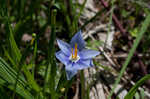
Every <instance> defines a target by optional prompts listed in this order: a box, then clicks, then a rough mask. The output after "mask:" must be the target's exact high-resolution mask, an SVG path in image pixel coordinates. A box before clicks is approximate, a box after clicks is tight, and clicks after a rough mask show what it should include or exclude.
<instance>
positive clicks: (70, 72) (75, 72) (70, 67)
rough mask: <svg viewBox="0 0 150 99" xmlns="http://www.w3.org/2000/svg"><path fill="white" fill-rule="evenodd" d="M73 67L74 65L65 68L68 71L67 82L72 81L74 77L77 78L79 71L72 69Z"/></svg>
mask: <svg viewBox="0 0 150 99" xmlns="http://www.w3.org/2000/svg"><path fill="white" fill-rule="evenodd" d="M72 67H73V65H72V64H68V66H66V67H65V69H66V76H67V80H70V79H71V78H72V77H73V76H75V75H76V74H77V72H78V70H76V69H74V68H72Z"/></svg>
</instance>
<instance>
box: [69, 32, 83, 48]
mask: <svg viewBox="0 0 150 99" xmlns="http://www.w3.org/2000/svg"><path fill="white" fill-rule="evenodd" d="M75 43H77V45H78V49H79V50H80V51H81V50H82V49H83V48H85V42H84V40H83V38H82V33H81V30H80V31H79V32H78V33H76V34H75V35H74V36H73V37H72V39H71V42H70V44H71V47H72V48H73V47H74V46H75Z"/></svg>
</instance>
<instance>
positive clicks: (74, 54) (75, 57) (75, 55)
mask: <svg viewBox="0 0 150 99" xmlns="http://www.w3.org/2000/svg"><path fill="white" fill-rule="evenodd" d="M69 59H70V60H71V61H72V62H75V63H76V62H77V61H78V60H79V59H80V56H78V49H77V43H76V44H75V49H74V52H73V48H72V51H71V55H70V57H69Z"/></svg>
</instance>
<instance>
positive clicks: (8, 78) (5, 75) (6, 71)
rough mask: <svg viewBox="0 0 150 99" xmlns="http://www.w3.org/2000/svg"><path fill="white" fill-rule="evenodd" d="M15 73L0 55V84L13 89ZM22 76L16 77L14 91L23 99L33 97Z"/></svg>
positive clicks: (31, 98)
mask: <svg viewBox="0 0 150 99" xmlns="http://www.w3.org/2000/svg"><path fill="white" fill-rule="evenodd" d="M16 78H17V73H16V72H15V70H13V69H12V68H11V67H10V66H9V65H8V64H7V63H6V62H5V61H4V60H3V59H2V58H1V57H0V85H2V86H5V87H7V88H9V89H11V90H14V84H15V81H16ZM29 90H30V89H29V87H28V84H27V83H26V81H25V79H24V78H23V76H19V77H18V84H17V88H16V92H17V93H18V94H19V95H20V96H22V97H24V98H25V99H33V96H32V95H31V93H30V92H29Z"/></svg>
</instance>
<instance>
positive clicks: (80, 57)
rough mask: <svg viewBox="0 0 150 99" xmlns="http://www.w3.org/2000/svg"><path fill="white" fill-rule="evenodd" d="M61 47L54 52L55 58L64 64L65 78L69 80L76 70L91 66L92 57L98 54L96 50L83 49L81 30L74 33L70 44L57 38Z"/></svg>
mask: <svg viewBox="0 0 150 99" xmlns="http://www.w3.org/2000/svg"><path fill="white" fill-rule="evenodd" d="M57 43H58V46H59V48H60V49H61V50H60V51H58V52H57V53H56V58H57V59H58V60H59V61H61V62H62V63H63V64H64V65H65V69H66V75H67V80H70V79H71V78H72V77H73V76H74V75H75V74H77V72H78V70H82V69H85V68H88V67H92V66H93V61H92V58H93V57H95V56H97V55H99V52H98V51H94V50H88V49H85V41H84V40H83V38H82V35H81V31H79V32H78V33H76V34H75V36H74V37H73V38H72V39H71V41H70V44H68V43H66V42H64V41H62V40H57Z"/></svg>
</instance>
